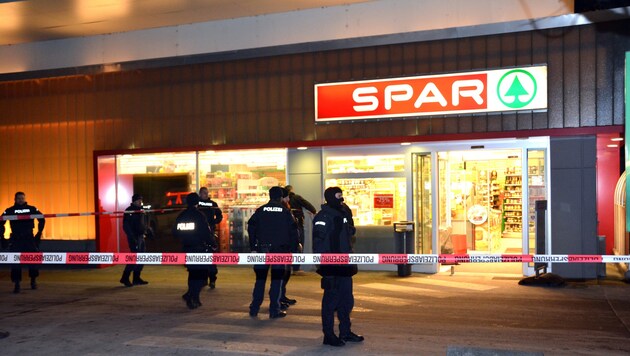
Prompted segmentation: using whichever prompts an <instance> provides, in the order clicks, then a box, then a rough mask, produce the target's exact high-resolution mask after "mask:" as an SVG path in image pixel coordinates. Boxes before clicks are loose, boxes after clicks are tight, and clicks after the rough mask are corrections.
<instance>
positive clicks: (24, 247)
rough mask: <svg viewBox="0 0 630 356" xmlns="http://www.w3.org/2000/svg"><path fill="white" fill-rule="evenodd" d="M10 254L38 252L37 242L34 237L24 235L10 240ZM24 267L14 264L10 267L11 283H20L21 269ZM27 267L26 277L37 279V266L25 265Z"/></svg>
mask: <svg viewBox="0 0 630 356" xmlns="http://www.w3.org/2000/svg"><path fill="white" fill-rule="evenodd" d="M10 251H11V252H39V249H38V248H37V242H36V241H35V237H34V236H33V235H32V234H31V235H25V236H20V237H12V238H11V249H10ZM24 266H25V265H21V264H15V265H12V266H11V282H13V283H20V282H21V281H22V267H24ZM26 266H28V276H29V277H31V278H37V277H39V266H38V265H26Z"/></svg>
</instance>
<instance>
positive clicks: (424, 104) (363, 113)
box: [315, 66, 547, 122]
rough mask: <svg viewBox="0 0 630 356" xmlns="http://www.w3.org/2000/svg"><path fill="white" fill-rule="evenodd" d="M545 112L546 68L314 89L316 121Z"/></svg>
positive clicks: (436, 76)
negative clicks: (503, 112) (504, 112)
mask: <svg viewBox="0 0 630 356" xmlns="http://www.w3.org/2000/svg"><path fill="white" fill-rule="evenodd" d="M546 108H547V66H533V67H523V68H511V69H499V70H488V71H479V72H465V73H451V74H440V75H425V76H418V77H404V78H390V79H379V80H362V81H356V82H340V83H326V84H317V85H315V121H316V122H327V121H339V120H359V119H380V118H396V117H399V118H400V117H415V116H429V115H448V114H453V115H458V114H463V113H481V112H498V111H518V110H540V109H546Z"/></svg>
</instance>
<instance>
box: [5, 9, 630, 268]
mask: <svg viewBox="0 0 630 356" xmlns="http://www.w3.org/2000/svg"><path fill="white" fill-rule="evenodd" d="M627 24H628V22H627V20H623V19H622V20H617V21H608V22H601V23H596V24H589V25H582V26H565V27H559V28H553V29H546V30H535V31H524V32H511V33H498V34H494V35H487V36H486V35H484V36H476V37H474V36H473V37H465V36H462V37H458V38H442V39H433V40H424V41H403V40H400V41H398V42H396V43H391V44H385V45H370V46H361V45H359V44H353V45H348V46H345V47H343V48H341V49H335V50H326V51H304V50H303V49H302V48H301V47H300V50H299V51H297V50H296V51H295V53H289V54H286V52H284V53H285V54H277V55H268V56H265V57H255V56H249V57H245V58H240V59H239V58H236V59H234V58H231V59H229V60H228V59H217V58H214V59H212V60H208V61H205V62H204V61H201V60H200V61H197V62H196V63H194V64H186V65H179V66H172V67H168V66H167V67H160V68H149V67H150V65H149V64H147V68H142V64H141V63H140V64H138V63H136V64H134V66H133V68H134V69H130V70H125V67H124V66H123V67H122V69H123V70H122V71H120V72H114V73H98V74H86V75H72V76H63V77H53V78H42V79H36V80H16V81H10V82H2V83H0V93H2V94H1V97H0V116H2V117H3V126H2V128H1V132H0V134H1V135H2V136H1V137H0V138H1V139H2V142H4V143H5V144H6V145H7V147H8V149H7V150H6V151H5V152H4V153H3V155H4V157H3V159H2V160H0V165H1V166H2V171H3V172H12V171H13V170H14V169H15V168H14V167H17V166H19V162H21V161H24V160H29V161H32V162H34V163H35V168H33V171H32V172H30V174H29V175H28V176H27V177H24V178H22V181H21V182H20V183H21V184H16V178H15V177H16V176H17V174H13V173H9V174H7V175H4V176H3V177H0V179H1V180H2V186H3V189H5V191H3V195H4V196H10V195H11V194H12V193H13V190H16V189H22V190H26V191H28V192H31V194H32V196H33V197H34V199H33V203H35V202H36V201H37V200H38V199H41V198H39V197H43V196H46V195H47V194H52V195H53V197H54V201H55V203H51V204H50V205H48V206H47V207H46V209H45V208H44V207H41V204H38V206H40V207H41V208H42V209H43V210H48V211H55V212H58V211H76V210H92V209H97V210H110V209H114V208H115V209H120V208H124V206H126V205H125V204H126V203H128V201H125V199H126V198H125V194H124V193H123V189H126V192H127V194H126V195H130V190H135V189H137V187H140V186H143V184H144V186H147V185H151V184H153V185H155V186H158V185H159V186H164V184H165V183H164V182H163V181H160V182H157V183H156V182H152V181H151V179H150V177H151V176H158V175H161V176H163V177H167V176H168V177H169V179H171V181H170V182H171V183H172V184H173V187H174V189H171V187H170V186H169V187H167V188H164V189H167V190H168V192H169V193H174V194H175V195H174V196H175V202H174V203H177V193H178V192H179V193H182V192H183V191H190V190H196V189H197V188H198V187H200V186H204V185H205V186H208V187H209V188H210V187H215V188H217V189H216V190H214V193H213V194H215V198H217V199H223V200H225V201H227V200H230V199H232V201H231V202H230V203H229V204H225V205H227V206H228V209H229V206H233V207H238V206H239V205H251V204H244V203H247V202H248V201H246V198H252V199H253V198H254V197H260V193H261V192H262V191H264V188H265V187H268V186H269V185H274V184H286V183H289V184H292V185H294V186H295V187H296V190H297V191H298V193H300V194H302V195H303V196H305V197H307V199H309V200H310V201H311V202H312V203H313V204H315V205H317V204H318V203H319V202H321V196H322V191H323V188H325V186H327V185H330V184H336V185H339V186H342V187H344V189H345V190H346V196H347V197H348V198H347V199H348V201H349V202H351V203H352V204H353V205H354V206H355V213H356V217H357V220H358V221H359V223H360V224H361V225H362V226H364V228H363V229H360V230H359V231H360V232H359V236H357V240H358V242H357V250H358V251H360V252H368V251H369V252H389V251H388V249H390V250H391V249H392V248H393V242H392V235H393V231H392V227H391V224H392V223H393V222H394V221H397V220H410V221H414V222H415V224H416V225H415V226H416V234H417V235H416V247H417V249H418V252H419V253H424V252H427V253H428V252H429V251H431V252H433V253H441V252H448V251H450V250H452V251H453V252H456V251H462V241H464V242H465V248H466V250H467V251H472V252H474V251H480V252H481V251H483V252H495V251H507V249H511V250H510V251H511V252H516V251H517V250H518V249H521V250H520V251H522V252H531V251H532V248H533V246H532V235H531V229H530V225H531V218H530V216H531V214H530V213H531V211H530V210H531V202H532V199H535V198H536V199H537V198H538V197H544V198H546V199H547V200H548V201H549V203H550V205H549V206H550V209H549V224H548V229H549V231H548V236H549V241H548V246H546V248H547V252H549V253H584V254H588V253H596V252H597V239H596V236H597V234H598V232H597V223H598V217H597V208H596V204H595V203H596V200H597V198H598V196H597V191H596V180H597V179H596V175H597V174H599V172H597V170H596V158H597V154H598V152H597V145H596V140H597V138H598V137H601V136H602V135H611V136H620V133H621V132H622V131H623V103H624V98H623V68H624V64H623V60H624V54H623V53H624V52H625V49H627V48H629V47H630V43H629V39H628V38H627V36H625V35H624V33H625V31H626V30H625V29H626V28H627ZM289 52H290V51H289ZM540 65H545V66H546V68H547V84H548V88H547V105H546V108H545V109H539V108H536V109H525V110H520V111H517V110H501V111H494V112H460V113H438V114H431V115H420V114H419V115H415V116H414V115H412V116H408V117H404V118H401V117H398V116H387V115H384V116H381V117H378V118H376V119H365V118H356V119H352V120H329V121H326V122H316V120H315V113H316V108H315V105H316V103H315V91H316V89H315V85H317V84H321V83H335V82H353V81H358V80H376V79H382V78H401V77H412V76H418V75H438V74H448V73H465V72H474V71H485V70H504V69H510V68H522V67H531V66H540ZM24 139H26V140H27V141H26V144H24V142H23V140H24ZM42 143H43V144H44V146H47V147H48V148H47V149H45V150H42V151H40V150H37V149H35V148H32V147H35V146H36V144H37V145H40V147H41V144H42ZM403 143H404V144H408V145H404V146H403V145H401V144H403ZM298 147H306V148H307V149H306V150H298ZM576 150H577V151H576ZM209 151H213V152H209ZM221 152H224V153H226V152H227V153H229V154H227V157H235V156H237V155H238V154H240V153H242V152H245V153H246V154H244V155H245V156H249V158H251V157H252V156H253V157H256V156H257V155H258V154H266V153H268V152H275V153H278V152H280V156H283V157H284V160H282V159H280V161H275V165H274V164H271V165H267V166H265V168H260V167H258V168H257V167H255V165H254V164H253V163H251V162H249V163H248V162H247V159H248V157H244V158H243V159H244V160H243V161H240V162H235V163H233V164H232V163H230V162H227V161H222V159H223V158H225V157H224V156H223V155H222V153H221ZM578 152H579V154H576V153H578ZM174 153H177V155H181V156H177V155H175V156H173V154H174ZM158 154H162V155H164V157H162V158H159V159H156V160H154V158H155V157H154V156H158ZM617 154H618V150H617ZM128 155H130V156H131V157H129V156H128ZM142 155H151V156H152V157H148V156H147V157H145V158H146V159H141V160H140V161H141V162H140V163H142V166H140V165H136V166H133V162H132V161H133V159H134V157H136V158H137V157H141V156H142ZM379 160H380V161H379ZM158 161H159V162H158ZM168 161H170V162H168ZM204 162H205V163H204ZM348 162H351V163H350V164H349V163H348ZM136 164H138V162H136ZM370 165H372V166H370ZM370 167H372V168H370ZM193 172H194V174H193ZM602 174H612V175H618V174H619V172H618V171H617V172H615V171H614V169H612V170H610V171H608V172H603V173H602ZM42 177H50V179H48V180H47V181H48V182H47V183H46V185H45V186H44V187H42V186H41V184H40V182H41V179H42ZM134 178H135V181H134ZM143 179H144V181H142V180H143ZM165 180H166V178H165ZM239 180H241V181H242V182H241V183H242V184H245V185H246V181H249V182H250V183H251V185H250V186H249V188H245V185H241V187H239ZM556 180H558V181H557V182H556ZM254 181H255V183H256V184H255V185H254ZM112 184H113V185H114V186H115V187H117V188H116V190H115V191H113V192H112V191H110V190H109V189H110V188H109V187H110V186H111V185H112ZM18 186H19V187H24V188H17V187H18ZM517 187H520V189H518V188H517ZM240 188H242V190H243V193H239V192H238V191H239V190H240ZM250 188H251V189H250ZM248 190H249V191H253V192H252V193H251V194H249V196H248V194H247V193H244V192H245V191H248ZM361 190H364V191H369V194H368V195H367V197H366V196H365V195H362V194H359V193H360V191H361ZM162 193H165V192H161V193H160V194H162ZM519 193H520V194H519ZM112 194H113V195H112ZM144 194H147V193H144ZM76 196H86V197H87V199H78V201H77V199H76ZM112 197H114V198H113V199H112ZM159 198H160V199H158V197H157V195H156V196H155V197H154V198H152V199H155V201H151V202H149V203H151V204H153V205H160V204H166V203H167V202H162V201H161V198H164V197H163V196H160V197H159ZM127 199H128V198H127ZM610 201H611V204H612V196H611V197H610ZM73 202H76V203H73ZM252 202H254V203H257V201H254V200H252ZM254 205H255V204H254ZM479 207H481V208H479ZM519 207H520V209H519ZM471 211H472V213H471ZM475 211H476V213H475ZM483 211H485V213H484V212H483ZM226 213H227V215H228V216H230V214H232V215H234V219H232V222H235V221H236V217H235V215H236V213H234V212H233V211H232V213H231V212H230V211H229V210H226ZM247 213H248V210H243V211H241V213H239V214H240V215H241V216H246V214H247ZM469 215H470V216H469ZM78 219H81V220H80V221H78ZM471 220H472V221H475V222H478V223H479V224H473V223H471ZM482 221H483V222H482ZM576 221H578V222H579V223H578V224H576ZM111 224H115V222H111V221H110V222H105V221H103V218H99V219H97V220H96V221H94V220H89V219H88V218H77V221H73V222H70V221H69V220H68V221H61V220H56V221H51V226H50V234H51V235H50V236H52V237H53V238H54V239H59V240H73V239H77V237H78V236H80V237H81V239H87V240H92V239H95V240H96V241H97V243H96V247H95V248H96V249H99V250H102V251H105V250H107V251H112V250H115V249H119V248H121V246H120V239H119V238H114V239H110V238H104V235H105V234H109V235H107V236H112V235H111V234H112V233H117V229H116V227H115V225H111ZM226 224H227V225H226V227H224V229H223V231H224V233H226V234H230V231H237V230H238V229H239V228H240V229H242V228H243V226H242V225H241V226H240V227H239V226H234V225H235V224H232V225H233V226H230V219H227V222H226ZM473 225H474V226H473ZM104 226H108V227H106V228H104ZM230 228H231V229H232V230H230ZM104 229H105V230H104ZM361 234H364V235H361ZM449 236H450V239H449ZM514 236H516V237H514ZM361 238H364V239H363V240H361ZM508 239H516V240H518V243H516V244H515V245H514V246H513V245H510V244H507V242H506V241H508ZM447 241H450V243H449V242H447ZM445 242H446V243H445ZM230 246H232V248H237V243H236V242H232V244H231V245H230V243H229V240H228V242H226V243H225V248H230ZM555 267H557V269H555V270H554V271H558V272H560V273H562V274H564V275H565V276H567V277H576V278H591V277H594V273H595V272H594V271H595V270H594V268H593V269H591V268H590V267H588V266H586V267H584V266H579V267H575V268H574V267H572V266H554V268H555Z"/></svg>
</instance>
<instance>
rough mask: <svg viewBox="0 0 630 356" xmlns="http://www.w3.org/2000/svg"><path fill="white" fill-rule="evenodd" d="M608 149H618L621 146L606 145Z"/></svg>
mask: <svg viewBox="0 0 630 356" xmlns="http://www.w3.org/2000/svg"><path fill="white" fill-rule="evenodd" d="M606 147H610V148H616V147H619V145H606Z"/></svg>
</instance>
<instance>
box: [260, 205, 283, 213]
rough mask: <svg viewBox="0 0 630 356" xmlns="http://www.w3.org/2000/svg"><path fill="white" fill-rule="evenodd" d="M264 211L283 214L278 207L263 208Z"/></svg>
mask: <svg viewBox="0 0 630 356" xmlns="http://www.w3.org/2000/svg"><path fill="white" fill-rule="evenodd" d="M263 211H271V212H282V208H279V207H276V206H266V207H264V208H263Z"/></svg>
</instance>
